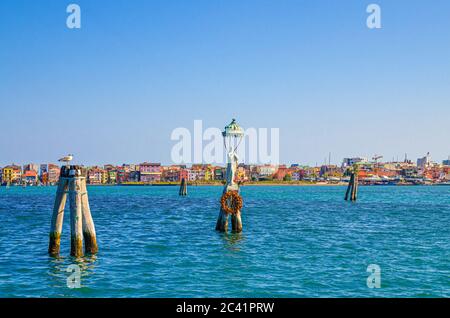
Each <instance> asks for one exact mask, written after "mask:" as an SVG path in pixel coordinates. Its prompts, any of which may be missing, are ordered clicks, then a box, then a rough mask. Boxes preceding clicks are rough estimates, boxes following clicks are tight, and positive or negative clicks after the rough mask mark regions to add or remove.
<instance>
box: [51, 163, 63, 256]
mask: <svg viewBox="0 0 450 318" xmlns="http://www.w3.org/2000/svg"><path fill="white" fill-rule="evenodd" d="M63 168H64V167H63ZM63 170H64V169H61V175H62V174H63V173H64V172H63ZM67 190H68V180H67V179H66V178H61V179H60V180H59V182H58V189H57V190H56V197H55V204H54V207H53V215H52V223H51V226H50V235H49V236H50V241H49V245H48V253H49V254H50V255H51V256H58V255H59V249H60V244H61V232H62V225H63V220H64V207H65V205H66V199H67Z"/></svg>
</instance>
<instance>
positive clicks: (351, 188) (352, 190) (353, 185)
mask: <svg viewBox="0 0 450 318" xmlns="http://www.w3.org/2000/svg"><path fill="white" fill-rule="evenodd" d="M349 196H350V201H353V202H354V201H356V200H357V198H358V172H355V171H354V172H352V174H351V176H350V181H349V183H348V187H347V192H346V193H345V200H346V201H348V199H349Z"/></svg>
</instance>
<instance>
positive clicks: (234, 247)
mask: <svg viewBox="0 0 450 318" xmlns="http://www.w3.org/2000/svg"><path fill="white" fill-rule="evenodd" d="M219 235H220V237H221V238H222V242H223V243H224V247H225V248H226V249H227V250H230V251H234V252H239V251H240V250H241V245H242V243H243V242H244V240H245V236H244V235H243V234H242V233H219Z"/></svg>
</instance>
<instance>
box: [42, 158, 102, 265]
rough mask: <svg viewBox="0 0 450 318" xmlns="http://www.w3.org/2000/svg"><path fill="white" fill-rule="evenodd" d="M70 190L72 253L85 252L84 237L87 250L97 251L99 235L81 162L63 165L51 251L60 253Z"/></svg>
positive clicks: (53, 224)
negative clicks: (73, 164) (96, 230)
mask: <svg viewBox="0 0 450 318" xmlns="http://www.w3.org/2000/svg"><path fill="white" fill-rule="evenodd" d="M67 194H69V202H70V232H71V239H70V255H72V256H74V257H81V256H83V239H84V252H85V253H86V254H94V253H96V252H97V251H98V246H97V237H96V233H95V226H94V221H93V219H92V215H91V210H90V207H89V198H88V194H87V187H86V171H85V169H83V168H82V167H81V166H63V167H61V173H60V177H59V183H58V189H57V192H56V198H55V205H54V208H53V216H52V222H51V228H50V242H49V247H48V253H49V254H50V255H51V256H58V255H59V251H60V245H61V232H62V226H63V220H64V208H65V205H66V201H67Z"/></svg>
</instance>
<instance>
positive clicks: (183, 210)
mask: <svg viewBox="0 0 450 318" xmlns="http://www.w3.org/2000/svg"><path fill="white" fill-rule="evenodd" d="M55 190H56V189H55V188H54V187H29V188H19V187H17V188H15V187H11V188H9V189H6V188H5V187H1V188H0V215H1V219H0V297H450V263H449V260H450V230H449V224H450V187H445V186H443V187H437V186H436V187H426V186H424V187H381V186H380V187H361V188H360V195H359V196H360V200H359V201H358V202H357V203H354V204H352V203H349V202H345V201H344V200H343V196H344V192H345V188H343V187H295V186H293V187H258V186H248V187H243V188H242V195H243V198H244V209H243V223H244V232H243V233H242V234H241V235H231V234H228V235H225V234H219V233H216V232H215V231H214V228H215V223H216V219H217V215H218V210H219V198H220V195H221V191H222V188H221V187H189V195H188V197H179V196H178V188H177V187H90V188H89V194H90V203H91V209H92V213H93V217H94V220H95V224H96V227H97V236H98V241H99V248H100V252H99V253H98V255H96V256H94V257H84V258H82V259H78V260H76V259H73V258H71V257H70V256H69V245H70V244H69V240H70V239H69V237H70V236H69V235H70V233H69V218H68V216H69V215H68V211H66V218H65V223H64V230H63V236H62V239H61V258H59V259H53V258H50V257H48V255H47V245H48V231H49V226H50V218H51V214H52V206H53V200H54V194H55ZM70 264H79V265H80V266H81V268H82V278H81V286H82V287H81V288H80V289H70V288H68V287H67V283H66V280H67V277H68V276H69V275H70V273H68V272H66V269H67V267H68V266H69V265H70ZM369 264H377V265H379V266H380V267H381V288H379V289H369V288H368V287H367V284H366V280H367V277H368V275H369V273H367V272H366V270H367V266H368V265H369Z"/></svg>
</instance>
